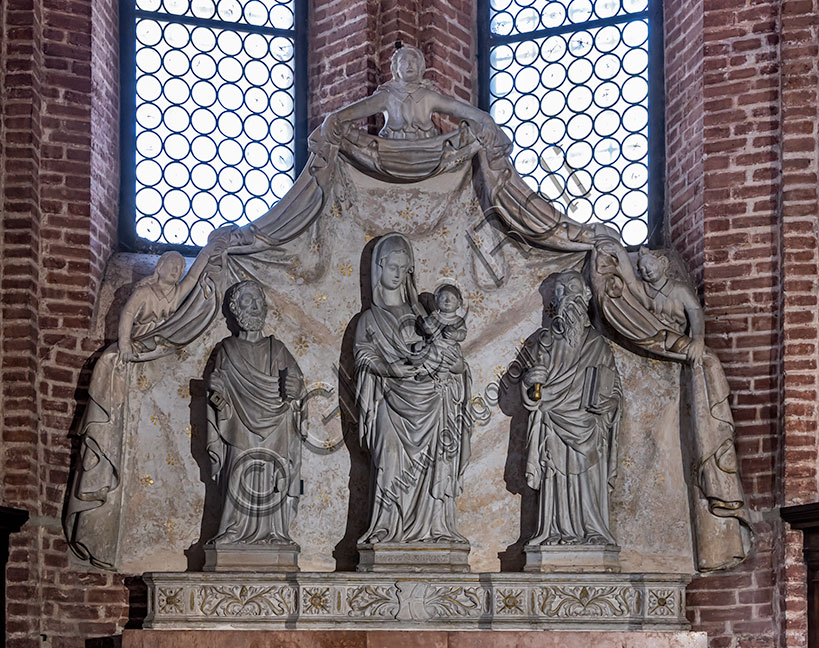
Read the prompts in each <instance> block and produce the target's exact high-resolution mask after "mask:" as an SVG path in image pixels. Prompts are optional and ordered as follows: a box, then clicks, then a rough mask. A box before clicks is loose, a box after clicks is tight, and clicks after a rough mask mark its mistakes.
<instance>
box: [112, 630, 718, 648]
mask: <svg viewBox="0 0 819 648" xmlns="http://www.w3.org/2000/svg"><path fill="white" fill-rule="evenodd" d="M707 645H708V639H707V636H706V634H705V633H704V632H548V633H547V632H532V631H509V632H492V631H491V630H489V631H487V630H484V631H481V630H477V631H473V632H446V631H437V632H436V631H427V632H423V631H413V632H401V631H380V630H369V631H367V630H312V631H304V630H300V631H299V630H297V631H288V630H279V631H266V632H258V631H257V632H253V631H242V630H222V631H219V632H212V631H202V630H198V631H197V630H189V631H173V630H170V631H169V630H125V631H124V632H123V633H122V648H222V647H223V646H231V648H279V647H280V646H288V648H384V646H390V647H391V648H589V646H594V648H706V647H707Z"/></svg>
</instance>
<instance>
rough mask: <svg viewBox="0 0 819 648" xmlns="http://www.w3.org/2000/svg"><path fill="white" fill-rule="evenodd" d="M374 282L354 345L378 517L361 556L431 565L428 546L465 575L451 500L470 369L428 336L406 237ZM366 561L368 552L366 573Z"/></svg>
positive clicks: (384, 253)
mask: <svg viewBox="0 0 819 648" xmlns="http://www.w3.org/2000/svg"><path fill="white" fill-rule="evenodd" d="M371 282H372V295H373V300H372V307H371V308H369V309H368V310H366V311H364V313H362V315H361V318H360V319H359V322H358V326H357V329H356V336H355V375H356V385H357V397H358V407H359V432H360V435H361V441H362V446H363V447H364V448H366V449H367V450H368V451H369V453H370V457H371V511H372V512H371V518H370V527H369V529H367V531H366V533H365V534H364V535H363V536H362V537H361V539H360V541H359V542H360V544H359V547H360V548H363V549H368V550H370V551H372V550H375V551H374V552H373V553H374V555H376V556H378V555H385V552H384V551H383V550H384V549H386V546H385V545H395V544H396V543H400V544H401V545H403V546H404V547H406V545H412V544H417V543H424V544H425V545H427V546H426V547H425V550H426V552H427V553H425V556H426V557H427V558H429V555H430V554H429V553H428V551H429V547H428V544H427V543H435V544H436V545H447V546H450V547H451V545H458V546H459V547H460V549H459V550H460V551H462V552H464V553H463V555H462V558H463V563H464V565H462V566H465V559H466V552H468V547H469V544H468V541H467V540H466V538H464V537H463V536H462V535H460V534H459V533H458V531H457V530H456V524H455V500H456V498H457V496H458V495H459V493H460V490H461V480H462V475H463V471H464V468H465V467H466V463H467V461H468V459H469V455H470V438H469V436H470V431H471V422H470V419H469V416H468V412H467V410H466V407H467V405H468V404H469V398H470V393H469V386H470V377H469V368H468V366H467V364H466V362H465V361H464V359H463V356H462V355H461V351H460V345H458V344H441V343H436V342H435V340H434V339H427V338H425V336H424V333H423V331H422V328H421V326H420V325H419V324H420V322H421V320H422V318H424V317H426V316H427V313H426V312H425V311H424V309H423V307H422V306H421V304H420V303H419V301H418V293H417V290H416V287H415V281H414V259H413V253H412V247H411V245H410V242H409V240H407V238H406V237H404V236H403V235H401V234H396V233H391V234H387V235H385V236H384V237H383V238H382V239H381V240H380V241H379V242H378V244H377V245H376V246H375V249H374V250H373V257H372V267H371ZM379 545H381V547H380V549H381V550H382V551H381V552H380V553H379V551H378V549H379ZM366 561H367V557H366V556H365V555H364V552H362V566H361V567H360V568H362V569H367V566H366V565H364V564H363V563H364V562H366ZM377 561H378V558H377V557H376V562H377ZM409 562H410V563H411V562H412V560H411V559H410V560H409ZM439 567H440V565H439ZM375 569H376V570H377V569H378V568H377V566H376V567H375Z"/></svg>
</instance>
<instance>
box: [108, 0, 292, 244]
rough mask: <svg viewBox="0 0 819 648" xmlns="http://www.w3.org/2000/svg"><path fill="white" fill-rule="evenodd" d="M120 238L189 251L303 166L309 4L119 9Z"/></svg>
mask: <svg viewBox="0 0 819 648" xmlns="http://www.w3.org/2000/svg"><path fill="white" fill-rule="evenodd" d="M120 12H121V13H120V16H121V19H120V24H121V42H120V51H121V68H122V69H121V79H122V127H121V142H122V144H121V146H122V168H121V174H122V179H121V197H120V202H121V216H120V219H121V222H120V238H121V240H122V242H123V244H124V246H125V247H126V248H128V249H139V250H145V251H164V250H168V249H177V250H179V251H182V252H187V253H195V252H196V250H198V248H199V247H201V246H203V245H204V244H205V243H206V242H207V237H208V235H209V234H210V232H211V231H213V229H215V228H217V227H220V226H221V225H224V224H228V223H235V224H237V225H245V224H247V223H249V222H251V221H253V220H255V219H256V218H258V217H259V216H261V215H262V214H264V213H265V212H267V211H268V209H269V208H270V207H272V206H273V205H274V204H276V202H278V201H279V200H280V199H281V198H282V197H283V196H284V194H285V193H286V192H287V191H288V189H290V187H291V186H292V185H293V182H294V180H295V178H296V175H297V173H298V172H299V171H300V170H301V168H302V166H303V165H304V162H305V158H306V105H305V104H306V47H305V41H306V33H305V20H306V16H305V12H306V0H123V1H122V3H121V7H120Z"/></svg>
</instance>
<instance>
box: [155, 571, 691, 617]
mask: <svg viewBox="0 0 819 648" xmlns="http://www.w3.org/2000/svg"><path fill="white" fill-rule="evenodd" d="M689 580H690V578H689V577H688V576H686V575H681V574H659V575H640V574H554V573H553V574H526V573H506V574H488V573H486V574H452V573H441V574H428V573H409V572H406V573H392V574H381V573H371V574H365V573H353V572H312V573H310V572H308V573H298V574H295V573H291V574H249V573H229V572H220V573H198V572H189V573H148V574H145V582H146V583H147V586H148V615H147V617H146V619H145V623H144V627H145V628H146V629H168V630H197V629H237V628H243V629H249V630H250V629H255V630H261V629H284V628H287V629H332V628H339V627H342V626H343V627H344V628H345V629H365V628H373V629H383V630H387V629H395V630H398V629H400V630H409V629H427V630H429V629H436V628H437V629H442V630H444V629H446V630H469V629H518V630H520V629H523V630H525V629H565V630H618V629H619V630H659V631H672V630H688V629H689V624H688V621H687V620H686V618H685V586H686V585H687V583H688V582H689Z"/></svg>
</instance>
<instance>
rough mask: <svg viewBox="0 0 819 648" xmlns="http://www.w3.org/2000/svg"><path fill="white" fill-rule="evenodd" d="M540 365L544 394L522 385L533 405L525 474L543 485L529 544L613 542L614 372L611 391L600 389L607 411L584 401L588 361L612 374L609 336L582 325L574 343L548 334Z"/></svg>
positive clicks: (617, 383) (529, 480) (616, 398)
mask: <svg viewBox="0 0 819 648" xmlns="http://www.w3.org/2000/svg"><path fill="white" fill-rule="evenodd" d="M540 338H541V336H535V339H540ZM533 357H534V356H533ZM541 361H542V362H543V364H542V365H541ZM537 365H538V367H540V368H545V369H546V375H547V379H546V380H545V382H544V383H543V385H542V391H541V398H540V400H539V401H533V400H531V399H530V398H529V396H528V395H527V393H526V392H525V390H524V393H523V399H524V405H525V406H526V408H527V409H529V410H530V411H531V414H530V416H529V438H528V440H527V456H526V481H527V483H528V484H529V486H531V487H532V488H533V489H535V490H538V491H540V494H539V495H540V514H539V520H540V528H539V529H538V532H537V533H536V534H535V537H534V538H532V539H531V540H530V544H535V545H537V544H558V543H586V542H592V543H594V544H606V543H608V544H616V542H615V541H614V538H613V537H612V535H611V532H610V530H609V490H610V488H611V487H612V486H613V485H614V477H615V475H616V469H617V428H618V417H617V410H618V408H619V406H620V399H621V388H620V381H619V378H616V379H615V380H614V382H613V384H612V385H611V392H610V393H608V394H601V397H602V398H606V399H609V401H610V406H609V408H608V409H607V410H606V413H605V414H593V413H591V412H589V411H588V410H587V409H586V407H585V406H584V404H583V392H584V384H585V383H586V382H587V381H588V380H589V378H588V376H589V372H588V371H587V370H588V369H589V368H598V370H599V371H606V370H607V371H610V372H613V375H614V376H616V371H617V369H616V367H615V366H614V356H613V355H612V353H611V349H610V348H609V344H608V342H607V341H606V339H605V338H604V337H603V336H602V335H600V334H599V333H598V332H597V331H595V330H594V329H593V328H591V327H587V328H586V332H585V334H584V337H583V339H581V340H579V342H578V345H577V347H571V346H570V345H569V344H568V342H567V341H566V340H565V339H564V338H562V337H553V338H552V339H551V344H550V346H549V348H548V349H546V352H545V353H544V354H543V355H542V356H541V359H539V360H538V362H537ZM585 386H586V387H588V385H585ZM601 404H602V401H601Z"/></svg>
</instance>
